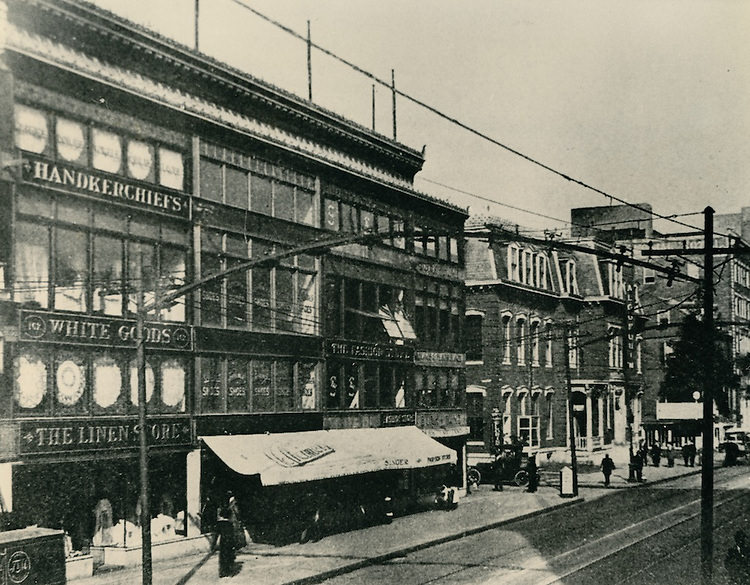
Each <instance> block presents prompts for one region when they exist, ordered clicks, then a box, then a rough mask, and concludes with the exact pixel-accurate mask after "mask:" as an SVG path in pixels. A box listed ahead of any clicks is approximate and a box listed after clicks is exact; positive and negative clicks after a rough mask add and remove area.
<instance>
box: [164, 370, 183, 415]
mask: <svg viewBox="0 0 750 585" xmlns="http://www.w3.org/2000/svg"><path fill="white" fill-rule="evenodd" d="M186 386H187V385H186V374H185V364H184V362H182V361H181V360H177V359H171V360H166V361H165V362H163V363H162V364H161V401H162V404H164V406H166V407H167V408H168V409H169V410H171V411H176V412H185V388H186Z"/></svg>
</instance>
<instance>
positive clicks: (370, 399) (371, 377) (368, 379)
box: [363, 362, 380, 408]
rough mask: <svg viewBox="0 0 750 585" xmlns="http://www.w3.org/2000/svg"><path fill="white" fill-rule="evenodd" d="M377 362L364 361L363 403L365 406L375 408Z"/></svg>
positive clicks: (377, 383)
mask: <svg viewBox="0 0 750 585" xmlns="http://www.w3.org/2000/svg"><path fill="white" fill-rule="evenodd" d="M379 387H380V384H379V380H378V364H376V363H373V362H365V365H364V393H365V396H364V404H363V406H364V407H365V408H375V407H377V405H378V392H379V389H380V388H379Z"/></svg>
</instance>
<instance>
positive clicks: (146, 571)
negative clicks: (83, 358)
mask: <svg viewBox="0 0 750 585" xmlns="http://www.w3.org/2000/svg"><path fill="white" fill-rule="evenodd" d="M136 287H137V292H136V294H137V295H138V299H137V303H136V317H135V337H136V340H137V341H136V359H135V363H136V370H137V376H138V428H139V429H140V432H139V433H138V444H139V456H140V457H139V460H140V477H141V490H140V491H141V493H140V498H139V499H140V502H141V518H140V520H141V563H142V567H141V569H142V584H143V585H151V577H152V567H151V511H150V509H149V484H148V423H147V421H146V338H145V335H144V321H145V319H146V315H145V314H144V302H143V252H141V253H140V254H139V257H138V267H137V268H136Z"/></svg>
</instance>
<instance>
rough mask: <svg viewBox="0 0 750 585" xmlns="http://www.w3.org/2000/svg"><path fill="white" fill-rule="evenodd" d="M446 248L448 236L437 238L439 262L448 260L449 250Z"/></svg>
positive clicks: (447, 246)
mask: <svg viewBox="0 0 750 585" xmlns="http://www.w3.org/2000/svg"><path fill="white" fill-rule="evenodd" d="M448 248H449V245H448V236H440V237H439V238H438V255H439V258H440V259H441V260H448V259H449V256H450V250H449V249H448Z"/></svg>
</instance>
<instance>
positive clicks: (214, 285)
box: [201, 253, 223, 325]
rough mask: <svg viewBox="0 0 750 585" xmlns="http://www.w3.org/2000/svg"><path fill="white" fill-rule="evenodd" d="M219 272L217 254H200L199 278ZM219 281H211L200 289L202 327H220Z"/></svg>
mask: <svg viewBox="0 0 750 585" xmlns="http://www.w3.org/2000/svg"><path fill="white" fill-rule="evenodd" d="M218 272H221V260H220V258H219V256H218V255H217V254H210V253H208V254H201V277H205V276H208V275H210V274H217V273H218ZM222 288H223V284H222V281H221V280H212V281H211V282H209V283H207V284H205V285H204V286H203V287H202V288H201V322H202V324H203V325H221V291H222Z"/></svg>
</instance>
